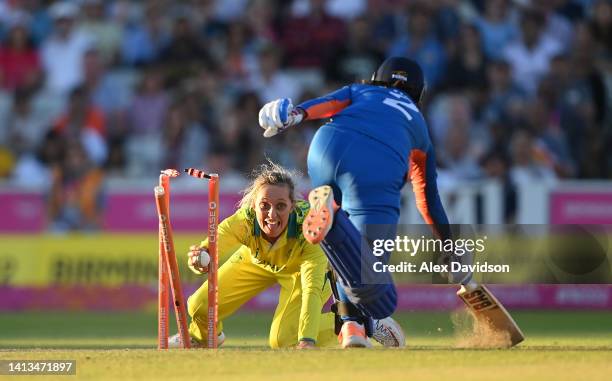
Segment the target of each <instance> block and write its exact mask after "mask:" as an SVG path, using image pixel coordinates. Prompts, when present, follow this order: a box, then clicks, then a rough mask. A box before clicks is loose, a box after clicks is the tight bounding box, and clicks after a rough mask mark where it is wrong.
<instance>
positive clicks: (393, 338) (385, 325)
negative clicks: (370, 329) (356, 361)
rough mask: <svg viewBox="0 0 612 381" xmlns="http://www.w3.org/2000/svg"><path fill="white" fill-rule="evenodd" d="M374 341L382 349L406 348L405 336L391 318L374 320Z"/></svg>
mask: <svg viewBox="0 0 612 381" xmlns="http://www.w3.org/2000/svg"><path fill="white" fill-rule="evenodd" d="M372 337H373V338H374V340H376V341H378V342H379V343H380V344H381V345H382V346H384V347H397V348H403V347H405V346H406V334H405V333H404V331H403V330H402V327H401V326H400V325H399V324H398V322H396V321H395V320H394V319H393V318H392V317H390V316H389V317H386V318H384V319H381V320H374V333H373V334H372Z"/></svg>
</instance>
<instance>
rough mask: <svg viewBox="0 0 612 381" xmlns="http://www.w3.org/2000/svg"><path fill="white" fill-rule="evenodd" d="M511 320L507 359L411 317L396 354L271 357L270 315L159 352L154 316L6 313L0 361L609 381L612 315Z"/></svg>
mask: <svg viewBox="0 0 612 381" xmlns="http://www.w3.org/2000/svg"><path fill="white" fill-rule="evenodd" d="M514 316H515V318H516V321H517V322H518V323H519V325H520V326H521V328H522V329H523V331H524V332H525V335H526V337H527V340H526V341H525V342H524V343H522V344H520V345H519V346H518V347H516V348H513V349H509V350H499V349H488V350H487V349H459V348H457V347H456V343H457V337H456V333H455V330H454V325H453V319H452V318H451V316H450V315H449V314H448V313H410V314H399V315H397V317H396V318H397V320H398V321H400V322H401V324H402V326H403V327H404V329H405V331H406V333H407V335H408V346H407V348H406V349H402V350H394V349H384V348H380V347H377V348H374V349H372V350H339V349H324V350H316V351H307V352H304V351H295V350H279V351H272V350H269V349H267V347H266V342H267V329H268V326H269V321H270V318H271V314H248V315H247V314H237V315H236V316H234V317H232V318H231V319H229V320H228V321H227V322H226V324H225V331H226V333H227V336H228V340H227V341H226V345H224V347H223V348H222V349H220V350H218V351H209V350H193V351H181V350H174V351H169V352H162V351H157V350H156V349H155V345H156V340H155V333H156V318H155V315H154V314H153V313H112V314H96V313H78V314H68V313H49V312H38V313H3V314H2V315H0V327H2V329H0V359H76V360H77V375H78V376H77V378H79V379H81V378H82V379H91V380H102V379H117V380H119V379H121V380H145V379H163V380H172V379H177V380H178V379H186V378H198V379H199V378H207V379H208V378H210V379H213V378H215V379H219V380H238V379H239V380H241V381H244V380H264V379H265V380H303V379H308V380H326V381H331V380H333V379H337V378H342V379H345V380H347V381H350V380H360V379H368V380H373V379H376V380H395V379H398V380H440V379H449V380H453V381H454V380H462V379H469V380H491V379H495V380H521V381H522V380H555V381H558V380H578V379H585V380H589V381H591V380H604V379H606V380H607V379H609V375H610V374H612V312H563V313H561V312H516V313H514ZM48 378H49V377H48V376H47V377H45V378H44V379H48ZM57 378H58V379H61V380H65V379H66V378H63V376H62V377H57ZM20 379H21V378H20Z"/></svg>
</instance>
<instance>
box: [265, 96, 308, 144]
mask: <svg viewBox="0 0 612 381" xmlns="http://www.w3.org/2000/svg"><path fill="white" fill-rule="evenodd" d="M303 118H304V114H303V113H302V112H301V111H300V110H298V109H295V108H294V107H293V104H292V103H291V99H289V98H281V99H277V100H275V101H272V102H268V103H266V104H265V105H264V106H263V107H262V108H261V110H259V125H260V126H261V128H263V129H264V130H265V131H264V134H263V135H264V137H266V138H269V137H272V136H274V135H276V134H278V133H279V132H283V131H284V130H286V129H287V128H289V127H291V126H293V125H295V124H298V123H300V122H301V121H302V119H303Z"/></svg>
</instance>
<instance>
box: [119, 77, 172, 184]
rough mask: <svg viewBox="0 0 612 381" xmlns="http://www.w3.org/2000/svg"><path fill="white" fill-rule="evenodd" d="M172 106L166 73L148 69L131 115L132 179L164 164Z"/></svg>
mask: <svg viewBox="0 0 612 381" xmlns="http://www.w3.org/2000/svg"><path fill="white" fill-rule="evenodd" d="M170 104H171V98H170V94H169V93H168V91H167V90H166V89H165V78H164V76H163V72H162V71H161V70H160V69H159V68H156V67H151V68H148V69H147V70H146V72H145V73H144V74H143V77H142V79H141V81H140V84H139V86H138V89H137V92H136V95H135V96H134V98H133V100H132V103H131V104H130V107H129V111H128V129H129V136H128V139H127V141H126V152H127V156H128V172H129V173H130V175H132V176H134V175H142V174H144V173H145V171H147V170H149V169H150V168H156V167H158V166H159V165H160V164H161V157H162V156H161V155H162V154H163V152H162V143H161V138H162V133H163V128H164V123H165V121H166V120H167V117H168V108H169V106H170Z"/></svg>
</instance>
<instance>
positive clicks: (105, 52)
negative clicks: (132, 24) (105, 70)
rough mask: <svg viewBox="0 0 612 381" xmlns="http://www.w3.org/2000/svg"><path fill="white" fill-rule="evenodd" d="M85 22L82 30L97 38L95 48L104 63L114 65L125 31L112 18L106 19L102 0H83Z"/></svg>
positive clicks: (82, 24)
mask: <svg viewBox="0 0 612 381" xmlns="http://www.w3.org/2000/svg"><path fill="white" fill-rule="evenodd" d="M82 3H83V14H84V16H85V17H84V20H83V21H82V23H81V26H80V27H81V29H83V30H84V31H85V32H87V33H88V34H90V35H92V36H95V44H94V45H95V47H96V49H97V50H98V52H99V54H100V56H101V57H102V59H103V61H104V62H105V63H107V64H112V63H114V62H116V61H117V59H118V54H119V46H120V45H121V40H122V38H123V29H122V28H121V25H118V24H117V23H116V22H115V21H114V20H113V19H112V18H110V17H106V14H105V9H104V6H105V5H104V2H103V1H102V0H83V1H82Z"/></svg>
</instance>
